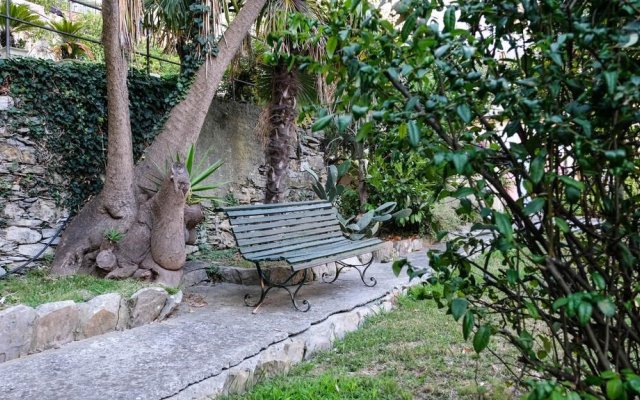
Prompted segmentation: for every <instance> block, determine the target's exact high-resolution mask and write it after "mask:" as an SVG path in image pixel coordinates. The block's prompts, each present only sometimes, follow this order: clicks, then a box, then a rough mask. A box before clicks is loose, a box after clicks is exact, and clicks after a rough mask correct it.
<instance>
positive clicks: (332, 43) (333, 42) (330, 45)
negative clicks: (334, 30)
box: [325, 36, 338, 58]
mask: <svg viewBox="0 0 640 400" xmlns="http://www.w3.org/2000/svg"><path fill="white" fill-rule="evenodd" d="M336 47H338V37H337V36H331V37H330V38H329V40H327V44H326V46H325V49H326V51H327V56H328V57H329V58H333V53H334V52H335V51H336Z"/></svg>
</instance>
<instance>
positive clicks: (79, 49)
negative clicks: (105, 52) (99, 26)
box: [49, 17, 93, 60]
mask: <svg viewBox="0 0 640 400" xmlns="http://www.w3.org/2000/svg"><path fill="white" fill-rule="evenodd" d="M49 26H50V27H51V28H53V29H55V30H56V31H58V35H59V36H60V38H61V39H62V43H60V44H58V45H57V46H55V47H54V50H53V51H54V53H56V54H57V55H58V57H60V58H61V59H63V60H70V59H79V58H82V57H87V58H89V59H90V60H93V53H92V52H91V48H90V47H89V46H88V45H86V44H84V43H82V42H81V41H80V40H78V39H76V38H74V37H72V36H69V34H71V35H76V36H77V35H78V34H79V33H80V31H81V30H82V28H84V24H83V23H82V22H74V21H71V20H68V19H66V18H64V17H63V18H62V20H60V21H49Z"/></svg>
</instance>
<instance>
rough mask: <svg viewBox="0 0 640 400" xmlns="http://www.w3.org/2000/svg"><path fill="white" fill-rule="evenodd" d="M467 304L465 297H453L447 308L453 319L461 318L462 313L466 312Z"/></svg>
mask: <svg viewBox="0 0 640 400" xmlns="http://www.w3.org/2000/svg"><path fill="white" fill-rule="evenodd" d="M468 305H469V302H468V301H467V299H463V298H460V297H458V298H456V299H453V301H451V306H450V308H449V310H450V311H451V315H453V319H455V320H456V321H458V320H459V319H460V318H462V316H463V315H464V313H465V312H467V306H468Z"/></svg>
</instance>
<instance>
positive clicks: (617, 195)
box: [307, 0, 640, 400]
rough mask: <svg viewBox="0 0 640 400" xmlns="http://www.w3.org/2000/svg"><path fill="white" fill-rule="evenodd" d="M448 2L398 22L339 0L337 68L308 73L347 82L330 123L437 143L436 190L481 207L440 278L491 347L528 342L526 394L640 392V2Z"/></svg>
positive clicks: (473, 331)
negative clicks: (501, 341)
mask: <svg viewBox="0 0 640 400" xmlns="http://www.w3.org/2000/svg"><path fill="white" fill-rule="evenodd" d="M439 4H442V3H441V2H425V1H419V0H401V1H399V2H398V3H396V4H395V6H394V10H395V12H396V14H398V18H397V21H398V22H399V24H398V25H395V26H394V25H393V23H392V22H390V21H389V20H386V19H383V18H381V16H380V14H379V11H378V10H376V9H374V8H373V7H371V6H370V5H369V4H368V3H366V2H362V1H355V0H354V1H352V0H346V1H344V2H342V1H335V2H334V3H333V10H334V11H333V13H332V15H331V18H330V19H329V21H330V22H329V23H328V25H326V26H322V27H317V29H318V32H319V34H320V35H322V36H323V37H326V38H327V47H328V48H329V49H328V57H329V61H328V62H327V63H320V64H313V63H311V61H310V64H309V65H308V66H307V68H312V69H315V70H318V71H322V72H325V73H326V74H327V81H329V82H334V81H335V82H337V91H336V95H335V98H336V108H335V113H336V114H335V117H332V118H333V119H332V120H331V122H333V123H335V124H339V123H340V121H344V120H358V121H359V123H360V131H359V133H358V135H359V137H360V138H361V139H364V138H368V139H369V140H372V139H376V138H381V137H389V136H395V137H396V138H397V140H398V142H405V143H407V142H408V143H409V144H410V145H411V146H413V147H414V148H415V149H428V150H429V151H430V152H431V153H432V154H433V158H432V161H433V163H434V164H435V165H436V166H437V167H438V168H440V171H441V174H442V175H441V178H440V181H441V183H442V184H441V185H439V187H438V188H436V190H435V192H436V194H437V195H438V196H439V197H442V196H445V195H449V196H452V197H455V198H458V199H459V200H460V207H459V208H458V212H459V213H461V214H463V215H465V214H466V215H471V214H472V213H474V212H477V213H478V215H480V218H481V223H478V224H475V226H474V227H473V231H472V234H471V235H469V236H467V237H463V238H459V239H456V240H453V241H450V242H449V243H447V248H446V250H445V251H444V252H432V253H431V254H430V261H431V266H432V267H433V268H434V270H435V273H434V275H433V276H432V278H431V281H432V282H437V283H439V284H440V285H442V288H443V289H442V301H443V304H445V305H446V307H447V308H448V310H449V312H450V313H451V314H452V316H453V317H454V318H455V319H456V320H457V321H460V322H461V324H462V331H463V335H464V337H465V338H469V339H472V342H473V347H474V349H475V350H476V351H477V352H478V353H480V352H482V351H484V350H485V349H486V348H487V345H488V344H489V342H490V340H491V337H492V336H494V335H499V336H502V337H504V338H505V339H506V340H507V341H509V342H510V343H511V344H512V345H513V347H514V348H515V349H517V351H518V352H519V353H520V361H521V364H520V365H519V366H518V370H515V371H514V373H515V378H521V379H524V380H527V381H528V382H529V383H530V385H531V386H530V387H531V392H530V393H529V395H528V397H527V398H528V399H531V400H538V399H548V398H552V399H562V398H565V399H577V398H602V397H606V398H609V399H628V398H637V397H638V396H640V360H639V357H640V356H639V355H640V328H639V327H640V267H639V265H640V262H639V259H640V211H639V209H638V206H637V204H638V201H640V192H639V191H638V187H637V184H636V182H638V181H639V180H640V159H639V158H638V141H639V138H640V113H638V104H640V74H639V73H640V68H639V67H640V60H639V54H640V52H639V50H638V47H639V34H638V30H639V25H638V20H637V17H638V11H639V9H640V3H638V1H609V0H606V1H605V0H593V1H579V2H557V1H540V2H538V1H532V0H525V1H518V2H516V1H504V0H483V1H478V0H473V1H471V0H459V1H457V2H453V3H452V4H450V5H448V6H447V7H444V6H442V5H439ZM436 10H439V11H443V14H442V15H443V17H442V22H443V23H442V24H438V23H436V22H434V21H433V20H432V13H433V12H434V11H436ZM400 23H401V24H400ZM329 50H330V51H329ZM323 118H324V119H322V121H323V122H324V121H328V120H327V117H326V116H325V117H323ZM318 121H320V120H318ZM509 177H512V181H513V182H508V181H509ZM448 185H451V186H453V190H447V187H448ZM512 187H513V188H515V189H516V192H517V193H516V194H515V195H514V193H512V191H511V190H510V188H512ZM475 233H478V234H480V235H481V236H477V235H475ZM480 253H484V257H481V258H476V257H475V256H476V255H478V254H480ZM498 255H500V256H501V257H502V259H501V262H500V266H499V267H498V268H492V267H491V262H490V261H491V260H492V259H493V258H494V257H496V256H498ZM402 266H403V263H397V264H395V270H396V271H399V269H400V268H401V267H402ZM409 270H410V273H411V274H412V275H414V274H420V272H421V271H418V270H416V269H415V268H412V267H411V266H409Z"/></svg>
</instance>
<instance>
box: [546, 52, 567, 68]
mask: <svg viewBox="0 0 640 400" xmlns="http://www.w3.org/2000/svg"><path fill="white" fill-rule="evenodd" d="M549 57H551V61H553V62H554V63H555V64H557V65H558V66H560V67H562V66H563V65H564V63H563V62H562V56H561V55H560V53H557V52H555V51H553V52H551V54H549Z"/></svg>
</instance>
